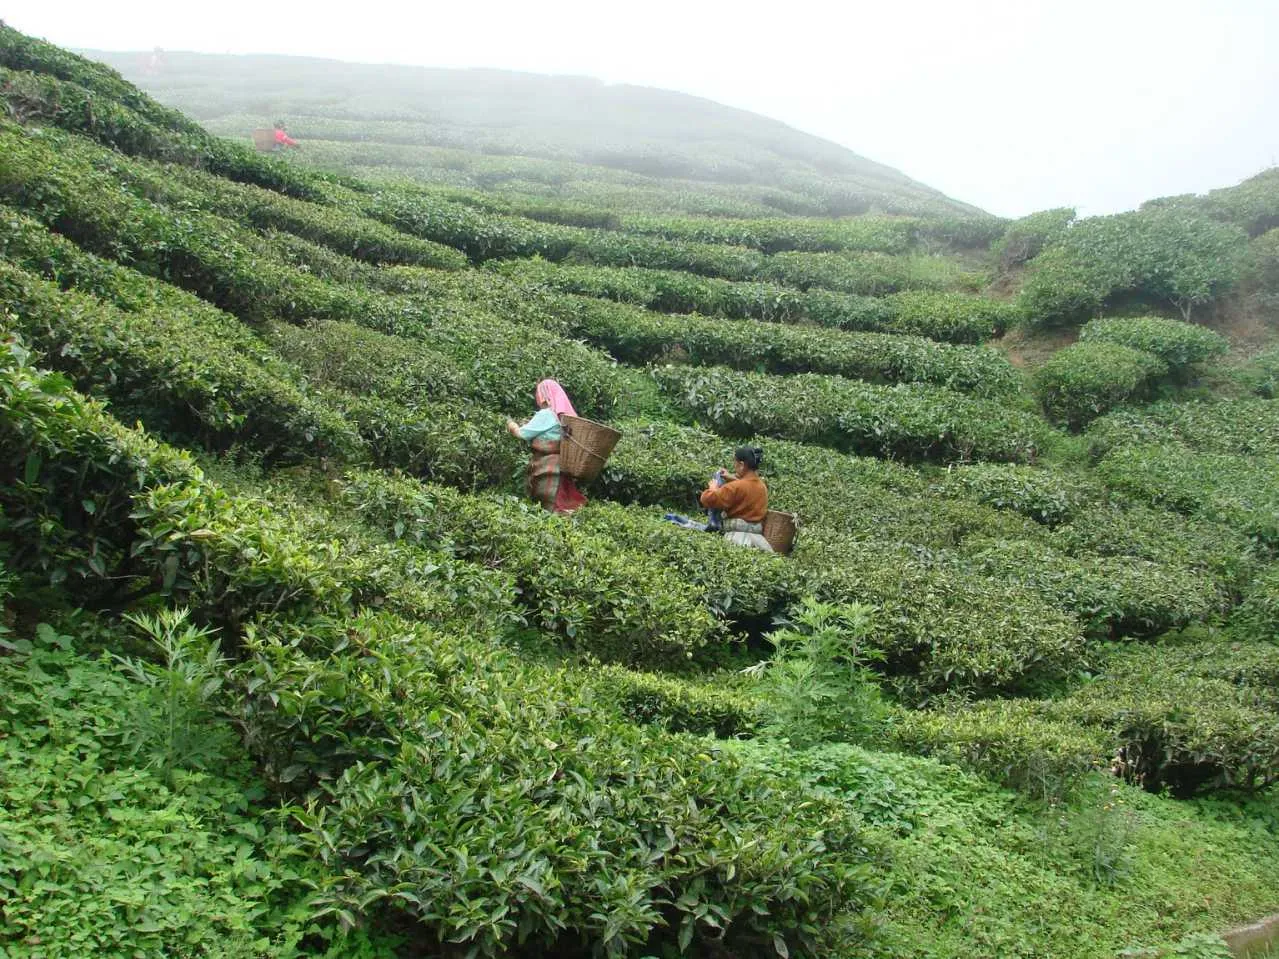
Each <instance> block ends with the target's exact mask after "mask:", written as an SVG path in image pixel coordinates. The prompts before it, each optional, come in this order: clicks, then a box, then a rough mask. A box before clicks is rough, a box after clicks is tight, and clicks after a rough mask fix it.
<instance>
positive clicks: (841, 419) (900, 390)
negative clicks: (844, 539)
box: [654, 366, 1044, 462]
mask: <svg viewBox="0 0 1279 959" xmlns="http://www.w3.org/2000/svg"><path fill="white" fill-rule="evenodd" d="M654 376H655V377H656V378H657V381H658V382H659V383H660V384H661V386H662V389H663V390H664V391H665V392H666V394H667V395H669V396H670V397H671V398H672V399H673V400H674V401H675V402H677V403H678V404H680V405H681V406H683V407H684V408H685V409H687V410H688V411H689V412H690V413H692V414H693V415H694V416H697V417H699V418H701V419H702V420H703V421H704V422H706V423H707V424H709V425H710V426H711V427H712V428H714V429H715V430H716V431H717V432H720V433H724V434H725V435H729V436H752V435H755V434H757V433H763V434H766V435H770V436H777V437H781V438H784V439H792V440H799V441H803V442H811V443H818V444H821V445H823V446H831V447H834V448H836V449H841V450H846V451H850V452H862V453H873V454H877V455H880V456H901V457H905V458H907V459H912V460H941V461H953V460H966V459H982V460H1008V461H1021V462H1026V461H1030V460H1033V459H1034V457H1035V454H1036V451H1037V449H1038V447H1039V445H1040V443H1041V442H1042V440H1043V437H1044V427H1043V425H1042V424H1041V423H1040V422H1039V421H1038V420H1037V419H1036V418H1035V417H1033V416H1031V415H1030V414H1027V413H1023V412H1020V411H1017V410H1012V409H1009V408H1007V407H1005V406H1001V405H999V404H997V403H994V402H992V401H989V400H980V399H973V398H971V397H967V396H964V395H962V394H959V393H954V392H952V391H950V390H943V389H939V388H937V387H931V386H920V385H917V384H903V385H898V386H893V387H885V386H872V385H868V384H865V383H858V382H856V381H853V380H846V379H843V378H841V377H837V376H821V375H818V374H801V375H797V376H788V377H784V378H783V377H775V376H768V375H765V374H754V373H738V372H735V371H730V370H725V369H723V368H718V367H704V368H703V367H697V368H692V367H672V366H667V367H660V368H658V369H656V370H654Z"/></svg>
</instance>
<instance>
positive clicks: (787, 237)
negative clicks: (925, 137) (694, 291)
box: [620, 215, 924, 253]
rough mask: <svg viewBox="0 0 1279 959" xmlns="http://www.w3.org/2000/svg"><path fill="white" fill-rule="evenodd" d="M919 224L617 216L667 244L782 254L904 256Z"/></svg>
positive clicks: (879, 219) (885, 219)
mask: <svg viewBox="0 0 1279 959" xmlns="http://www.w3.org/2000/svg"><path fill="white" fill-rule="evenodd" d="M923 222H924V221H921V220H919V219H916V218H913V217H889V216H873V215H872V216H859V217H853V218H850V219H845V220H796V219H769V218H759V219H750V220H736V219H727V218H723V217H657V216H627V217H623V218H622V220H621V223H620V228H621V229H622V230H623V231H625V232H627V233H639V234H650V235H654V236H660V237H663V238H665V239H667V240H695V241H697V242H699V243H723V244H729V245H733V246H748V247H752V248H754V249H756V250H760V251H761V252H763V253H780V252H783V251H787V250H800V251H805V252H809V253H823V252H829V251H832V250H856V251H866V252H876V253H905V252H906V251H907V250H908V249H909V248H910V247H911V246H912V245H913V244H914V242H915V239H916V234H917V232H918V231H919V230H920V229H921V227H922V226H923Z"/></svg>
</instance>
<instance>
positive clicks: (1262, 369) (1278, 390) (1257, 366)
mask: <svg viewBox="0 0 1279 959" xmlns="http://www.w3.org/2000/svg"><path fill="white" fill-rule="evenodd" d="M1235 375H1236V377H1237V378H1238V379H1239V381H1240V382H1241V383H1243V385H1244V386H1245V387H1246V388H1247V389H1248V391H1249V392H1252V393H1256V394H1257V395H1258V396H1263V397H1265V398H1266V399H1269V400H1272V399H1279V348H1274V349H1269V350H1263V351H1262V352H1260V353H1258V354H1257V355H1256V356H1254V357H1253V358H1252V359H1250V360H1249V361H1248V362H1247V363H1246V364H1245V365H1244V366H1243V367H1242V368H1240V369H1239V370H1238V371H1237V373H1236V374H1235Z"/></svg>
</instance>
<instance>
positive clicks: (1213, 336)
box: [1079, 316, 1230, 373]
mask: <svg viewBox="0 0 1279 959" xmlns="http://www.w3.org/2000/svg"><path fill="white" fill-rule="evenodd" d="M1079 339H1080V340H1082V341H1083V342H1085V343H1089V342H1096V343H1118V344H1119V345H1120V346H1129V347H1132V348H1133V349H1134V350H1141V351H1143V352H1145V353H1150V354H1151V355H1153V356H1157V357H1159V358H1160V359H1161V360H1163V361H1164V362H1165V363H1166V364H1167V365H1168V369H1170V370H1172V371H1173V372H1174V373H1180V372H1183V371H1184V370H1185V369H1186V367H1189V366H1193V365H1194V364H1196V363H1202V362H1204V361H1205V360H1208V359H1211V358H1212V357H1214V356H1220V355H1221V354H1223V353H1225V352H1226V351H1227V350H1228V349H1229V348H1230V343H1229V341H1228V340H1227V339H1226V338H1225V337H1224V336H1222V335H1221V334H1220V333H1216V332H1214V331H1212V330H1209V329H1205V328H1204V327H1202V326H1195V325H1193V324H1191V323H1181V322H1179V321H1177V320H1166V319H1163V318H1162V317H1158V316H1143V317H1132V318H1129V317H1116V318H1111V319H1098V320H1089V321H1088V322H1087V323H1085V324H1084V328H1083V329H1082V330H1080V331H1079Z"/></svg>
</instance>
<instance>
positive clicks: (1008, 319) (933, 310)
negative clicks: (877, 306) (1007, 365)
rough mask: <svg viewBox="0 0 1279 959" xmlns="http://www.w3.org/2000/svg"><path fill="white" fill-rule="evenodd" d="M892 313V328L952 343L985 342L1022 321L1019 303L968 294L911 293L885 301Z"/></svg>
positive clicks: (895, 294)
mask: <svg viewBox="0 0 1279 959" xmlns="http://www.w3.org/2000/svg"><path fill="white" fill-rule="evenodd" d="M885 302H886V303H887V304H888V306H889V308H890V309H891V311H892V316H893V320H892V323H891V324H890V326H889V329H890V330H891V331H892V332H894V333H914V334H917V335H919V336H926V337H928V338H929V339H933V340H944V341H947V342H951V343H981V342H984V341H985V340H989V339H991V338H992V337H995V336H999V335H1001V334H1002V333H1003V332H1004V331H1005V330H1007V329H1008V328H1010V327H1012V326H1014V325H1016V324H1017V323H1018V322H1020V319H1021V311H1020V309H1019V307H1018V306H1017V305H1016V304H1015V303H1005V302H1002V301H1000V300H993V299H990V298H988V297H982V296H970V295H968V294H965V293H933V292H927V291H907V292H903V293H894V294H893V295H891V296H888V297H886V298H885Z"/></svg>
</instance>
